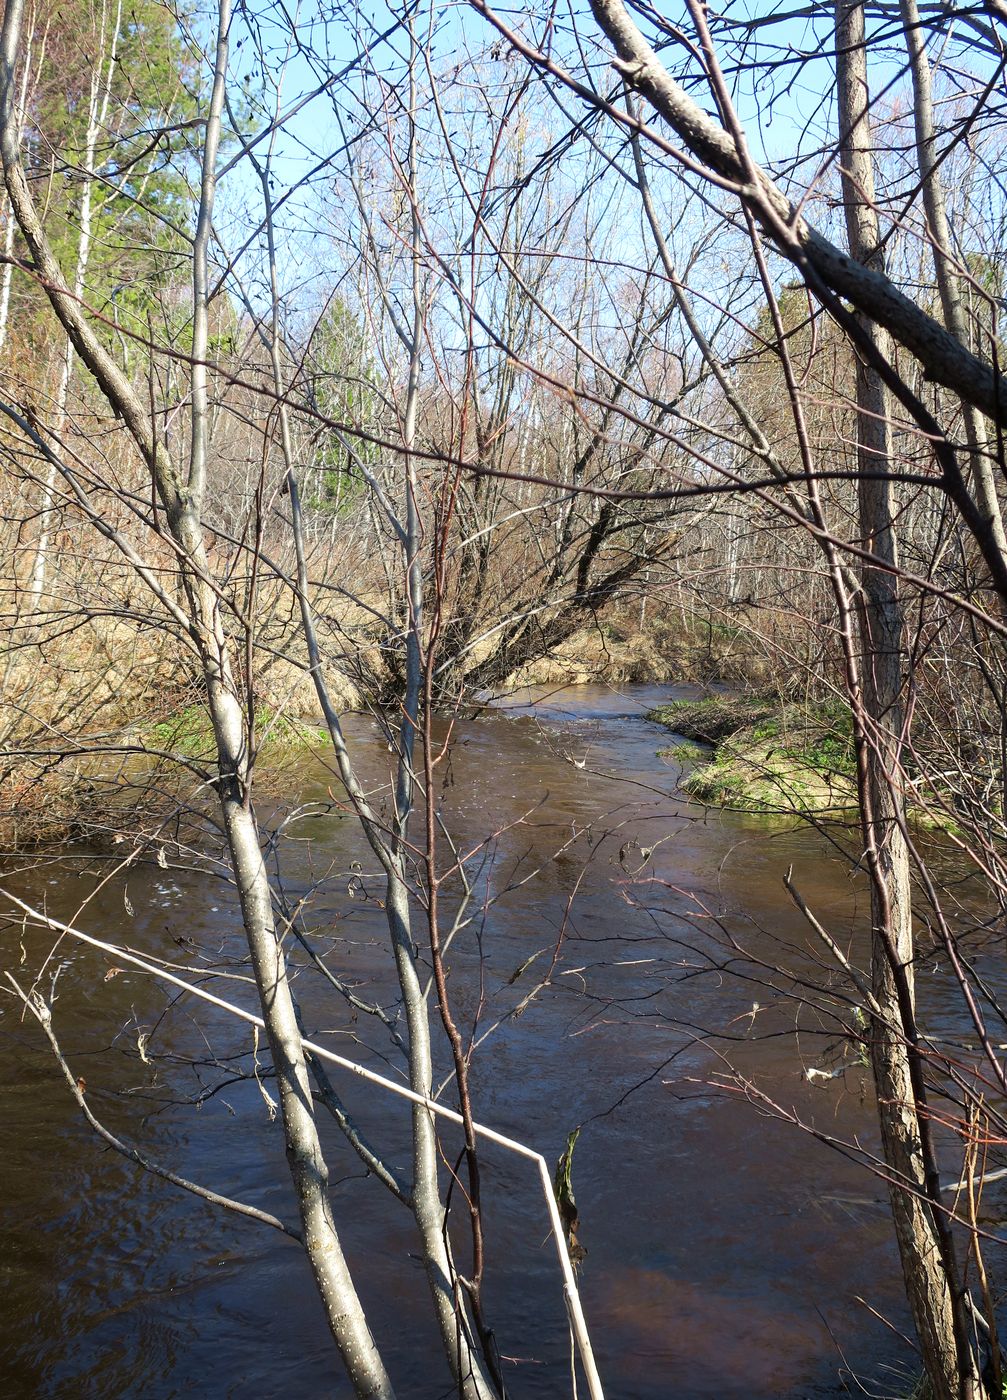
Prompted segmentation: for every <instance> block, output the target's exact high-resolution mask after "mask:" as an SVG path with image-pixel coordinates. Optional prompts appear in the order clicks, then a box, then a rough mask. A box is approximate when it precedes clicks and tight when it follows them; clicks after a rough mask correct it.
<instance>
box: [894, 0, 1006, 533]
mask: <svg viewBox="0 0 1007 1400" xmlns="http://www.w3.org/2000/svg"><path fill="white" fill-rule="evenodd" d="M899 8H900V11H901V14H902V26H903V29H904V30H905V35H906V47H907V49H908V51H909V71H910V73H911V74H912V80H913V124H914V128H915V134H916V159H917V161H918V163H919V172H920V175H919V178H920V187H921V193H922V195H923V208H924V210H925V212H926V216H927V229H928V232H929V235H930V244H931V248H932V249H933V257H934V273H935V276H936V279H937V290H938V293H939V295H940V301H941V312H942V315H943V318H944V324H945V326H946V327H947V328H948V330H949V331H950V332H951V334H952V335H953V336H954V337H955V339H956V340H957V341H958V342H959V343H960V344H961V345H964V346H969V345H970V344H971V342H972V340H973V339H974V338H973V337H972V336H970V334H969V325H968V317H967V314H966V310H965V303H964V298H963V296H962V277H961V274H960V272H959V269H958V264H957V262H956V259H955V255H954V252H953V250H952V242H951V230H950V228H949V226H948V215H947V209H946V208H945V203H944V188H943V181H942V180H941V175H940V166H939V164H938V152H937V137H936V133H935V131H934V114H933V91H932V82H931V76H930V60H929V58H928V57H927V48H926V39H925V30H924V29H923V26H922V25H921V23H920V13H919V9H918V8H917V5H916V0H900V5H899ZM962 417H963V422H964V427H965V437H966V441H967V443H968V448H969V458H970V462H971V466H972V482H973V488H974V490H975V494H976V500H977V503H978V505H979V509H980V511H981V512H982V515H983V517H984V519H985V521H986V522H987V526H988V528H989V531H990V534H991V536H992V538H993V539H994V540H995V542H996V545H997V548H998V549H999V550H1000V552H1001V554H1003V555H1005V556H1007V536H1005V534H1004V525H1003V517H1002V513H1001V510H1000V501H999V499H998V497H997V489H996V478H997V472H996V470H995V466H994V462H993V461H992V459H991V458H990V456H989V453H988V443H987V438H986V430H985V424H984V423H983V420H982V417H981V415H980V414H979V413H978V412H977V411H976V408H975V406H974V405H973V404H971V403H969V402H968V400H963V401H962Z"/></svg>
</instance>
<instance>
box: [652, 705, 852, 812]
mask: <svg viewBox="0 0 1007 1400" xmlns="http://www.w3.org/2000/svg"><path fill="white" fill-rule="evenodd" d="M649 718H650V719H652V720H655V721H656V722H658V723H660V724H664V725H665V726H666V727H667V728H669V729H672V730H674V731H675V732H676V733H678V734H684V735H686V736H687V737H688V738H690V739H701V740H704V741H705V742H707V743H710V744H713V745H714V751H713V755H712V758H711V761H710V762H709V763H706V764H703V765H702V766H699V767H696V768H695V769H694V770H693V771H692V772H691V773H688V774H687V775H686V776H685V777H684V778H683V780H682V790H683V791H684V792H687V793H688V794H689V796H691V797H694V798H696V799H697V800H698V801H700V802H705V803H708V804H710V805H712V806H719V807H729V808H731V809H733V810H735V811H743V812H764V813H775V814H779V815H793V814H795V813H809V812H816V813H840V812H846V811H850V810H852V809H853V808H854V807H855V806H856V784H855V780H854V778H855V775H854V753H853V740H852V731H851V726H850V720H849V716H848V714H847V713H846V712H845V711H843V710H841V709H837V708H836V707H835V706H828V707H826V706H810V705H809V706H801V705H795V704H781V703H780V702H779V701H773V700H768V699H761V698H755V699H739V698H736V697H728V696H711V697H709V698H708V699H705V700H699V701H676V702H673V703H672V704H670V705H662V706H660V707H658V709H656V710H652V711H651V712H650V715H649ZM671 752H672V753H673V754H674V756H675V757H679V758H686V757H691V756H692V755H687V754H686V753H684V752H683V751H682V749H681V748H680V749H676V750H672V751H671Z"/></svg>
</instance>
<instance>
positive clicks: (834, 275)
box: [469, 0, 1007, 424]
mask: <svg viewBox="0 0 1007 1400" xmlns="http://www.w3.org/2000/svg"><path fill="white" fill-rule="evenodd" d="M469 3H470V4H471V5H472V6H473V8H474V9H475V10H477V11H478V12H479V13H480V14H482V15H484V16H485V17H486V18H487V19H488V20H489V21H490V22H491V23H492V24H494V25H495V27H496V28H497V29H498V30H500V31H501V32H502V33H504V34H505V37H506V38H507V41H508V43H509V44H510V45H511V46H512V47H513V48H514V49H515V50H516V51H517V52H518V53H521V54H522V55H524V56H525V57H526V58H528V59H529V61H531V62H532V63H534V64H535V65H536V67H538V68H540V69H542V70H543V71H545V72H548V73H552V74H554V75H555V76H556V77H558V78H560V79H561V81H562V82H563V83H564V84H565V85H566V86H567V87H569V88H570V89H571V90H572V91H573V92H575V93H577V95H578V96H579V97H581V98H582V99H583V100H584V101H585V102H587V103H589V104H590V105H591V106H592V107H598V106H601V107H603V108H605V110H607V111H608V112H609V114H610V115H611V116H613V117H614V118H615V119H616V120H617V121H620V122H621V123H622V124H623V125H625V126H629V127H630V128H631V129H632V130H639V125H638V123H637V122H636V121H635V119H633V118H628V117H627V115H626V113H625V112H624V111H622V110H620V109H618V108H615V107H613V106H612V105H611V104H607V103H606V102H605V101H604V99H603V98H601V97H600V96H599V94H598V93H597V91H595V90H593V89H592V88H590V87H588V86H587V85H586V84H584V83H580V82H578V81H577V80H576V79H574V78H573V77H572V76H571V75H570V74H569V73H567V72H566V71H565V70H563V69H561V68H560V67H559V66H558V65H557V64H556V63H555V62H554V61H553V60H552V59H551V58H550V57H548V55H546V54H544V53H542V52H541V51H540V50H538V49H536V48H535V47H534V46H533V45H531V44H529V43H528V42H527V41H526V40H525V39H523V38H522V36H521V35H520V34H519V33H518V32H517V31H516V30H513V29H510V28H508V26H507V25H505V24H504V23H503V22H502V21H501V20H500V19H499V18H498V17H497V16H496V15H495V14H494V13H493V11H492V10H491V8H490V6H489V4H488V3H487V0H469ZM591 8H592V11H593V13H594V16H595V19H596V21H597V23H598V24H599V26H600V27H601V29H602V30H603V32H604V33H605V35H606V36H607V38H608V40H609V42H610V43H611V44H612V46H613V47H614V49H615V51H616V54H617V59H616V62H615V64H614V66H615V67H616V69H617V70H618V71H619V73H620V74H622V76H623V77H624V78H625V80H626V82H627V83H628V84H629V85H630V86H631V87H632V88H634V89H635V90H636V91H637V92H639V93H640V94H641V95H642V96H643V97H645V98H646V99H647V101H648V102H649V103H650V105H651V106H652V107H653V108H654V109H655V111H657V112H658V113H659V114H660V116H662V117H663V118H664V120H665V121H666V122H668V124H669V125H670V126H671V127H672V129H673V130H674V131H675V132H676V133H677V135H678V137H679V138H680V140H681V141H682V143H683V145H684V147H685V151H684V152H683V151H682V150H681V149H680V148H677V147H675V146H674V145H672V143H670V142H668V141H665V140H664V139H663V138H662V137H661V136H660V135H659V134H658V132H657V131H655V130H654V129H653V128H648V129H647V134H648V136H649V137H650V139H651V140H653V141H654V142H655V143H656V144H657V145H658V147H660V148H661V149H663V150H665V151H666V152H667V153H668V154H669V155H671V156H673V157H677V158H683V157H684V158H686V159H687V160H689V162H690V163H691V164H693V165H694V164H695V161H697V160H698V161H699V162H701V164H702V165H703V166H705V167H706V169H705V172H704V173H706V174H708V175H709V176H710V177H711V178H712V179H713V180H714V182H715V183H717V184H720V185H724V184H725V183H726V185H727V186H728V187H729V188H730V189H732V190H733V191H734V192H735V193H736V194H737V195H738V196H739V197H740V198H741V199H742V200H743V201H744V202H745V204H746V206H747V207H748V208H750V209H751V211H752V213H753V214H754V216H755V218H756V219H757V220H758V222H759V224H760V226H761V227H762V229H763V231H764V233H765V234H766V235H767V237H768V238H769V239H770V240H771V241H772V242H773V243H774V244H775V245H776V247H777V248H778V249H779V251H780V252H781V253H782V255H783V256H784V257H786V258H787V259H788V260H789V261H791V262H792V263H794V264H795V266H797V268H798V270H799V271H800V272H801V273H802V275H804V276H807V274H808V272H809V271H810V272H811V273H812V274H813V275H814V276H816V277H817V278H819V279H820V280H821V281H822V282H823V283H824V284H825V285H826V286H827V287H828V288H829V289H831V291H833V292H835V293H836V294H837V295H838V296H840V297H843V298H845V299H846V300H847V301H849V302H850V303H852V305H853V306H854V307H855V308H856V309H857V310H858V311H862V312H864V313H865V314H866V315H867V316H868V317H869V318H870V319H871V320H872V321H873V322H874V323H876V324H877V325H879V326H881V327H882V328H883V329H884V330H886V331H888V333H889V334H890V335H891V336H892V337H893V338H894V339H895V340H896V341H898V342H899V344H901V345H903V346H905V347H906V349H907V350H909V351H911V352H912V354H914V355H915V356H916V357H917V358H918V359H919V361H920V363H921V365H922V366H923V369H924V372H925V373H926V375H927V376H928V377H929V378H930V379H932V380H934V381H935V382H937V383H939V384H943V385H945V386H946V387H947V388H949V389H952V390H954V392H955V393H956V394H958V395H959V396H960V398H961V399H962V400H963V401H964V402H967V403H971V404H974V405H975V406H976V407H977V408H978V409H979V410H980V411H981V412H982V413H984V414H986V416H987V417H989V418H992V419H994V420H996V421H997V422H999V423H1001V424H1007V381H1004V380H1003V379H1002V378H1001V376H1000V374H999V373H998V372H997V371H996V369H995V368H994V367H993V366H992V365H990V364H989V363H988V362H987V361H985V360H983V359H981V358H980V357H979V356H978V355H975V354H973V353H972V352H971V351H970V350H969V349H968V348H967V346H965V345H963V344H961V343H960V342H959V341H958V340H957V338H956V337H955V336H954V335H952V334H951V333H950V331H948V330H947V329H946V328H945V327H944V326H942V325H941V324H940V322H939V321H937V320H936V319H935V318H934V317H933V316H930V315H928V314H927V313H926V312H925V311H923V310H922V309H921V308H920V307H919V306H917V305H916V303H915V302H914V301H913V300H912V299H911V298H910V297H907V296H906V295H905V294H904V293H903V292H901V291H899V289H898V288H897V287H896V286H895V285H894V283H892V281H891V280H890V279H889V278H888V277H887V276H886V275H885V273H884V272H882V271H880V270H879V269H877V268H873V267H868V266H866V265H865V264H863V263H860V262H858V261H857V260H856V258H853V257H851V256H850V254H849V253H848V252H844V251H843V250H842V249H841V248H837V247H836V245H835V244H834V243H831V242H830V241H829V240H828V239H827V238H826V237H825V236H824V235H823V234H822V233H820V232H819V231H818V229H816V228H815V227H814V226H813V225H812V224H811V223H809V221H808V220H807V219H806V218H805V216H804V214H803V212H802V211H801V209H799V208H798V207H797V206H796V205H794V204H793V203H792V202H791V200H789V199H788V198H787V196H786V195H785V194H784V193H783V191H782V190H781V189H780V188H779V187H778V186H777V185H776V183H775V182H774V181H773V180H772V179H771V178H770V176H769V175H768V174H767V173H766V172H765V171H764V170H761V169H760V168H759V167H757V166H756V167H754V179H750V177H749V166H748V165H747V164H746V162H745V161H743V160H742V158H741V155H740V153H739V151H738V147H737V144H736V142H735V140H734V138H733V136H732V135H731V134H730V133H729V132H728V131H726V130H725V129H724V128H723V127H722V126H721V125H720V124H719V123H718V122H717V121H716V120H715V119H714V118H713V117H711V116H710V115H709V114H708V113H707V112H705V111H704V110H703V109H702V108H701V107H700V106H699V105H698V104H697V103H696V102H695V101H694V100H693V99H692V98H691V97H690V96H689V94H688V93H687V92H686V91H685V89H684V88H683V87H682V86H681V85H680V84H679V83H677V82H676V81H675V79H674V78H672V76H671V74H670V73H669V72H668V71H667V69H666V68H665V67H664V65H663V64H662V63H661V60H660V59H659V58H658V56H657V55H656V54H655V52H654V50H653V48H652V47H651V45H650V44H649V43H648V42H647V40H646V39H645V38H644V36H643V34H641V32H640V30H639V29H638V28H637V26H636V24H635V23H634V22H633V20H632V19H631V18H630V15H629V13H628V11H627V10H626V7H625V5H624V4H623V3H622V0H591Z"/></svg>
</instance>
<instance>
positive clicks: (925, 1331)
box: [836, 0, 978, 1400]
mask: <svg viewBox="0 0 1007 1400" xmlns="http://www.w3.org/2000/svg"><path fill="white" fill-rule="evenodd" d="M836 49H837V74H838V93H839V123H840V152H841V160H842V184H843V199H844V205H845V213H846V227H847V234H848V238H849V244H850V252H851V254H852V256H853V257H854V258H855V259H857V261H858V262H861V263H863V264H864V265H866V266H868V267H871V268H873V269H876V270H878V271H883V267H882V265H881V264H882V258H881V251H880V242H879V231H878V220H877V214H876V212H875V203H874V172H873V157H872V152H871V132H870V123H869V120H868V89H867V62H866V50H865V46H864V18H863V9H862V7H861V5H860V4H859V3H855V4H852V5H851V4H847V3H845V0H837V5H836ZM862 324H863V328H864V330H865V332H866V333H867V334H868V335H871V336H872V337H873V340H874V345H875V348H876V349H877V351H878V353H879V354H881V355H883V356H886V357H890V356H891V353H892V347H891V344H890V342H889V340H888V337H887V335H886V334H885V332H883V331H881V330H879V329H877V328H876V327H873V326H872V325H871V324H870V323H869V322H868V321H866V320H864V321H863V322H862ZM857 458H858V461H857V469H858V479H859V486H858V490H859V504H860V527H861V528H860V533H861V540H860V543H861V545H862V547H863V548H865V549H867V550H869V551H870V552H871V553H872V554H874V555H875V556H877V557H878V558H880V559H883V560H885V561H886V562H887V563H889V564H890V565H891V566H892V567H891V569H890V570H886V569H881V568H877V567H870V566H867V567H865V568H864V570H863V574H862V578H861V586H862V590H863V591H862V594H861V597H860V599H859V604H860V606H859V609H858V615H859V621H860V641H861V667H860V670H861V676H862V686H863V692H862V697H861V702H860V704H861V709H862V714H861V716H857V715H856V714H855V716H854V721H855V726H856V728H857V730H858V731H859V733H858V736H857V737H858V741H859V742H858V748H859V755H858V758H859V762H858V770H859V785H860V812H861V824H862V829H863V837H864V849H865V851H866V853H867V861H868V866H869V869H870V875H871V923H872V946H871V967H872V977H871V980H872V990H873V992H874V996H875V998H876V1000H877V1003H878V1005H879V1006H880V1008H881V1009H882V1013H883V1015H882V1016H877V1017H875V1018H874V1022H873V1025H872V1033H871V1044H870V1050H871V1065H872V1069H873V1072H874V1082H875V1087H876V1090H877V1100H878V1115H879V1121H880V1126H881V1138H882V1144H883V1149H884V1157H885V1162H886V1164H887V1165H888V1167H889V1169H890V1172H891V1176H892V1178H893V1180H892V1184H891V1186H890V1188H889V1189H890V1197H891V1209H892V1216H893V1218H894V1222H895V1233H896V1237H897V1240H898V1245H899V1254H900V1257H901V1260H902V1272H903V1276H904V1278H905V1285H906V1292H907V1295H908V1298H909V1303H910V1306H911V1308H912V1313H913V1320H914V1322H915V1324H916V1332H917V1336H918V1338H919V1341H920V1348H921V1352H922V1356H923V1363H924V1367H925V1370H926V1374H927V1377H928V1380H929V1384H930V1388H931V1391H932V1394H933V1396H934V1397H935V1400H958V1397H968V1396H972V1395H974V1394H976V1393H978V1392H977V1391H976V1386H977V1384H978V1381H977V1377H976V1375H975V1366H974V1362H973V1358H972V1351H971V1347H970V1346H969V1345H968V1336H967V1331H966V1330H965V1328H964V1327H963V1326H961V1325H960V1324H961V1323H962V1321H963V1314H962V1309H961V1297H960V1293H959V1284H958V1270H957V1267H956V1264H955V1258H954V1244H953V1240H952V1239H951V1234H950V1230H949V1228H948V1225H947V1220H946V1217H945V1216H944V1215H943V1214H942V1213H941V1210H940V1206H939V1200H940V1197H939V1190H940V1188H939V1182H938V1181H936V1180H935V1179H934V1178H935V1168H934V1163H933V1160H932V1148H930V1143H929V1124H927V1123H925V1122H924V1120H922V1118H921V1110H924V1108H925V1104H924V1102H923V1101H922V1095H923V1092H924V1091H923V1085H922V1066H921V1063H920V1059H919V1055H918V1053H917V1051H916V1044H915V1042H916V1023H915V1005H914V989H913V967H912V960H913V928H912V893H911V888H910V870H909V851H908V847H907V843H906V838H905V825H904V812H903V803H902V794H901V788H900V780H899V773H900V770H901V755H900V749H901V734H902V726H903V719H904V713H903V701H902V688H903V654H904V619H903V612H902V604H901V600H900V597H899V584H898V575H897V566H898V549H897V541H896V536H895V529H894V523H893V490H892V485H891V482H890V481H887V480H879V479H876V478H877V474H878V473H879V472H883V471H886V470H887V469H888V468H889V466H890V464H891V428H890V418H889V406H888V403H887V394H886V392H885V389H884V386H883V384H882V383H881V380H880V378H879V376H878V374H877V373H876V371H874V370H873V369H872V368H871V367H870V366H868V365H867V364H865V363H864V361H863V359H862V358H860V357H858V362H857ZM872 478H875V479H872ZM903 1182H904V1183H906V1184H905V1185H904V1186H903V1185H901V1184H900V1183H903Z"/></svg>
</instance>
